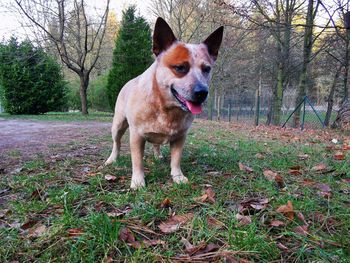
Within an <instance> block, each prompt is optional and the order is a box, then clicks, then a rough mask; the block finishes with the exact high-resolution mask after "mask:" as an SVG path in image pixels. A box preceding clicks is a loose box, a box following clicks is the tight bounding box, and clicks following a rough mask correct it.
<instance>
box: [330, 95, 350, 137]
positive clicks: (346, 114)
mask: <svg viewBox="0 0 350 263" xmlns="http://www.w3.org/2000/svg"><path fill="white" fill-rule="evenodd" d="M332 128H340V129H343V130H350V99H349V98H348V99H346V100H345V101H344V102H343V104H342V106H341V107H340V109H339V112H338V115H337V118H336V119H335V121H334V123H333V125H332Z"/></svg>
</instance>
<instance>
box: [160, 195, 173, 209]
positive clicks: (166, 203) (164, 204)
mask: <svg viewBox="0 0 350 263" xmlns="http://www.w3.org/2000/svg"><path fill="white" fill-rule="evenodd" d="M170 204H171V201H170V199H169V198H168V197H167V198H165V199H164V200H163V201H162V202H161V203H160V207H161V208H167V207H170Z"/></svg>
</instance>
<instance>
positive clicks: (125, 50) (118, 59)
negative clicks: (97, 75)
mask: <svg viewBox="0 0 350 263" xmlns="http://www.w3.org/2000/svg"><path fill="white" fill-rule="evenodd" d="M151 50H152V40H151V28H150V26H149V25H148V23H147V22H146V20H145V19H144V18H143V17H142V16H137V15H136V7H135V6H130V7H129V8H128V9H127V10H126V11H124V12H123V18H122V22H121V26H120V29H119V32H118V36H117V38H116V42H115V49H114V51H113V65H112V69H111V70H110V72H109V75H108V83H107V95H108V100H109V105H110V106H111V108H112V109H114V106H115V102H116V99H117V97H118V94H119V92H120V90H121V88H122V87H123V86H124V85H125V84H126V83H127V82H128V81H129V80H131V79H133V78H135V77H136V76H138V75H139V74H141V73H142V72H143V71H145V69H146V68H147V67H149V65H150V64H151V63H152V60H153V59H152V51H151Z"/></svg>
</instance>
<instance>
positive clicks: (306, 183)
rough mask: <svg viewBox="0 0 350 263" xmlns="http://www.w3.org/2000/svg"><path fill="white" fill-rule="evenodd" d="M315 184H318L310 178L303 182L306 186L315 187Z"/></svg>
mask: <svg viewBox="0 0 350 263" xmlns="http://www.w3.org/2000/svg"><path fill="white" fill-rule="evenodd" d="M315 183H316V182H315V181H313V180H311V179H308V178H305V179H304V180H303V185H305V186H309V185H314V184H315Z"/></svg>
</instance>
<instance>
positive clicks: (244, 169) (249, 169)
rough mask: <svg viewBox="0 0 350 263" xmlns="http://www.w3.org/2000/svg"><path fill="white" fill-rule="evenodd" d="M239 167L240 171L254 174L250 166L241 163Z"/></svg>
mask: <svg viewBox="0 0 350 263" xmlns="http://www.w3.org/2000/svg"><path fill="white" fill-rule="evenodd" d="M238 167H239V170H241V171H243V172H246V173H252V172H254V170H253V169H252V168H250V167H249V166H247V165H245V164H243V163H241V162H239V163H238Z"/></svg>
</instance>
